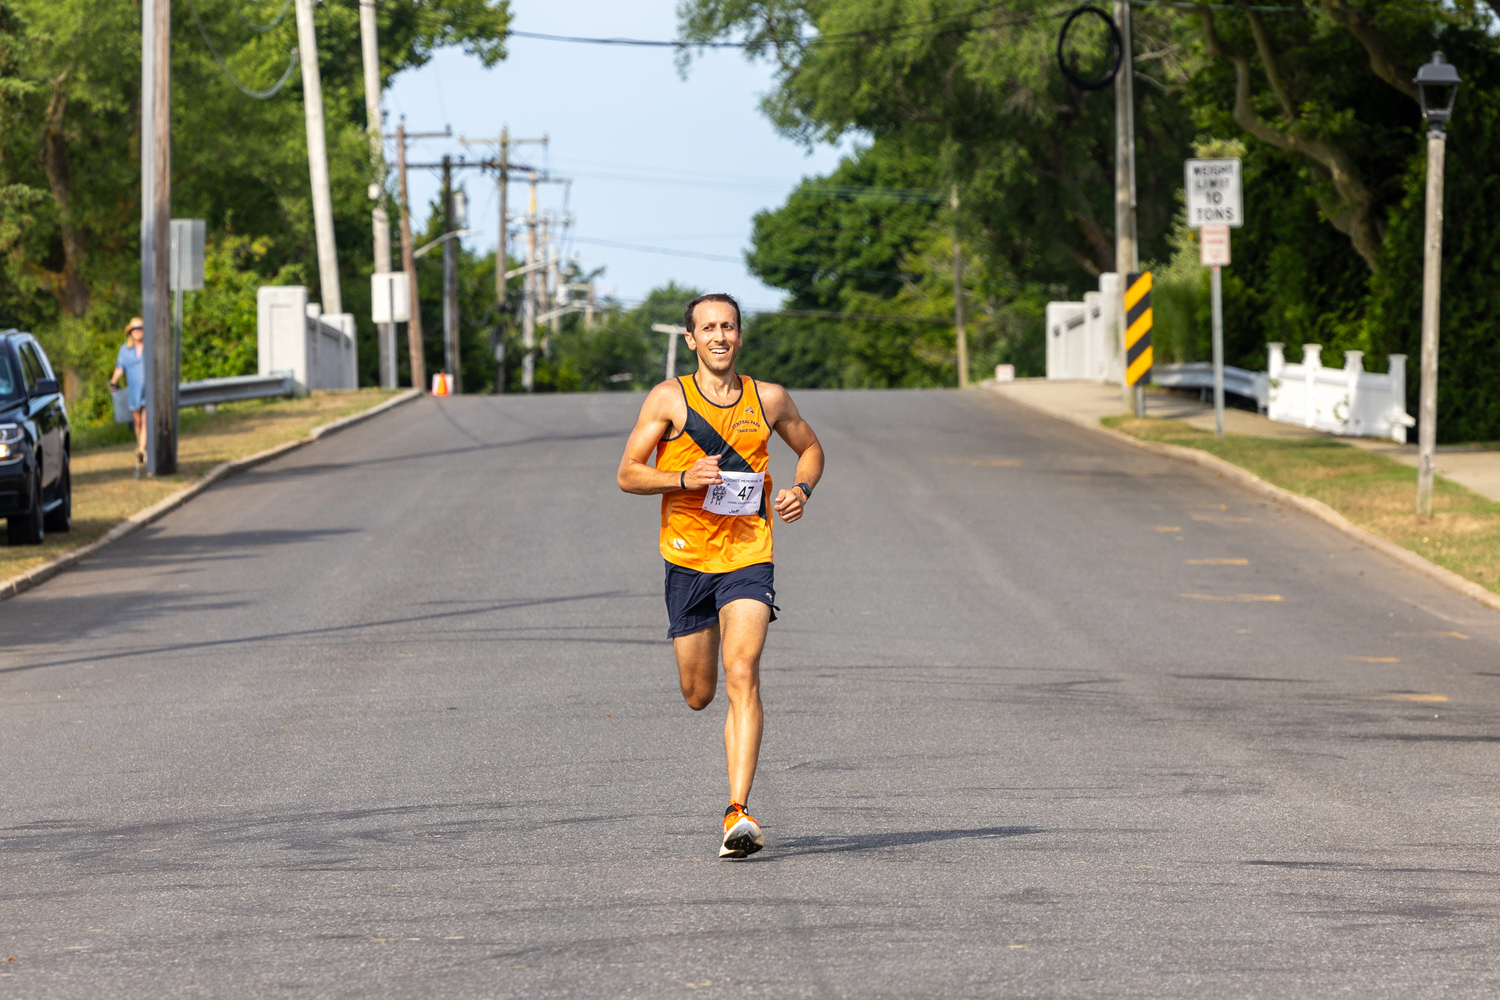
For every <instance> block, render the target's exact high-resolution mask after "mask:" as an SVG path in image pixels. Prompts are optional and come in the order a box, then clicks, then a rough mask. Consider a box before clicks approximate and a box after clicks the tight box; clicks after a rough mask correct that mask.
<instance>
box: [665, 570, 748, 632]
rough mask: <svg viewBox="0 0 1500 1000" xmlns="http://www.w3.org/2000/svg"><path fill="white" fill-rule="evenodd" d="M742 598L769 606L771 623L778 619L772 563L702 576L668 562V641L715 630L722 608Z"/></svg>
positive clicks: (703, 574)
mask: <svg viewBox="0 0 1500 1000" xmlns="http://www.w3.org/2000/svg"><path fill="white" fill-rule="evenodd" d="M662 562H666V560H665V559H663V560H662ZM743 598H749V599H750V600H752V601H759V602H760V603H762V604H767V605H770V607H771V621H773V622H774V621H775V620H776V577H775V567H774V566H773V565H772V564H771V563H756V564H755V565H754V566H745V567H742V568H741V569H737V570H734V571H733V572H730V573H700V572H698V571H697V570H695V569H688V568H687V567H686V566H678V565H677V564H676V563H670V562H668V563H667V619H668V625H667V638H668V639H675V638H677V637H678V636H680V635H692V634H693V633H694V632H702V631H703V630H704V629H706V628H712V627H713V626H715V625H717V624H719V609H720V608H722V607H723V606H724V605H726V604H728V603H729V602H730V601H738V600H741V599H743Z"/></svg>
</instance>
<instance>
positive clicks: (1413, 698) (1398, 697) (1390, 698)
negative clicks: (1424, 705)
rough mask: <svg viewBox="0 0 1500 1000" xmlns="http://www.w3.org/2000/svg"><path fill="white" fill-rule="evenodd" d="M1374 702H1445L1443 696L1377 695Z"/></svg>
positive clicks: (1446, 698) (1445, 698) (1445, 697)
mask: <svg viewBox="0 0 1500 1000" xmlns="http://www.w3.org/2000/svg"><path fill="white" fill-rule="evenodd" d="M1374 700H1375V701H1447V700H1448V696H1447V695H1443V694H1377V695H1376V696H1375V698H1374Z"/></svg>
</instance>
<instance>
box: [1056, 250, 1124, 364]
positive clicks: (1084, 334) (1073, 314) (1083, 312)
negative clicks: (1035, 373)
mask: <svg viewBox="0 0 1500 1000" xmlns="http://www.w3.org/2000/svg"><path fill="white" fill-rule="evenodd" d="M1119 298H1120V281H1119V278H1118V277H1117V276H1116V275H1115V274H1114V272H1108V273H1105V274H1101V275H1099V290H1098V291H1097V292H1089V293H1087V294H1086V295H1084V297H1083V301H1082V302H1048V303H1047V378H1049V379H1054V380H1056V379H1087V380H1090V381H1095V382H1118V381H1120V379H1121V378H1122V377H1123V376H1124V372H1125V368H1124V363H1123V361H1122V359H1121V357H1120V334H1119V330H1118V326H1119V320H1118V319H1117V316H1118V314H1119V312H1118V311H1119V305H1118V303H1119Z"/></svg>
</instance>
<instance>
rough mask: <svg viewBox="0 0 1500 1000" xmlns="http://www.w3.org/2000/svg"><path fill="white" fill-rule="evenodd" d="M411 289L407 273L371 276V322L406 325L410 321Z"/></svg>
mask: <svg viewBox="0 0 1500 1000" xmlns="http://www.w3.org/2000/svg"><path fill="white" fill-rule="evenodd" d="M410 288H411V285H410V283H409V282H408V281H407V280H406V272H405V271H391V272H390V273H388V274H372V275H370V322H372V323H405V322H407V321H408V320H410V319H411V296H410V295H409V294H408V292H409V289H410Z"/></svg>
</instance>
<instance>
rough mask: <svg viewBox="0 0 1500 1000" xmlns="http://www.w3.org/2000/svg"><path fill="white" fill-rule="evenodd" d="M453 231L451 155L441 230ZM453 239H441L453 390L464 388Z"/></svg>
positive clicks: (446, 359)
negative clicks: (461, 371) (460, 361)
mask: <svg viewBox="0 0 1500 1000" xmlns="http://www.w3.org/2000/svg"><path fill="white" fill-rule="evenodd" d="M451 232H453V158H452V157H450V156H446V155H445V156H444V157H443V233H444V235H447V234H448V233H451ZM454 242H455V241H454V240H453V239H447V240H444V241H443V367H444V368H445V369H447V371H448V374H450V375H452V376H453V391H454V392H455V393H459V392H462V391H463V388H462V383H461V382H460V380H459V374H458V261H457V259H456V255H457V251H456V250H455V248H454Z"/></svg>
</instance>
